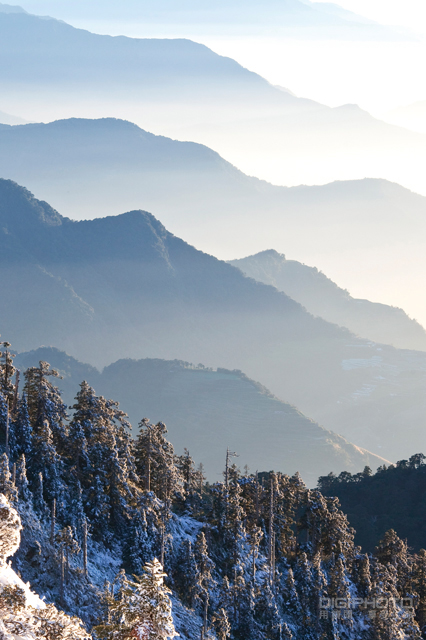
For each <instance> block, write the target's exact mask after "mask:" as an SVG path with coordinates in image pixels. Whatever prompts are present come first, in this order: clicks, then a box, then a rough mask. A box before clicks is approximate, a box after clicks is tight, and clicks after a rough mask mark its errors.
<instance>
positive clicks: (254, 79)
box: [0, 7, 426, 191]
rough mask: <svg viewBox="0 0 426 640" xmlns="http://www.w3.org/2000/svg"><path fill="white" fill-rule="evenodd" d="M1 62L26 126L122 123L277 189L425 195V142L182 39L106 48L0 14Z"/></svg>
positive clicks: (76, 33)
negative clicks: (374, 189)
mask: <svg viewBox="0 0 426 640" xmlns="http://www.w3.org/2000/svg"><path fill="white" fill-rule="evenodd" d="M306 10H308V7H307V9H306ZM0 63H1V64H0V86H1V88H2V95H3V98H2V99H3V108H4V109H5V110H6V111H8V112H10V113H13V112H17V113H20V114H22V116H23V117H24V118H26V119H28V120H30V121H36V120H38V121H48V120H54V119H58V118H66V117H75V116H84V117H100V116H115V117H121V118H125V119H127V120H131V121H133V122H136V123H137V124H139V125H141V126H143V127H144V128H146V129H149V130H150V131H154V132H158V133H162V134H163V135H168V136H170V137H173V138H180V139H182V138H184V139H191V140H195V141H197V142H201V143H203V144H207V145H209V146H211V147H213V148H214V149H216V150H217V151H218V152H220V153H221V154H222V155H224V156H225V157H226V158H227V159H228V160H230V161H231V162H233V163H234V164H236V165H237V166H239V167H240V168H241V169H242V170H244V171H245V172H246V173H249V174H250V175H257V176H258V177H261V178H265V179H268V180H270V181H272V182H275V183H277V184H287V185H294V184H300V183H304V184H306V183H308V184H309V183H310V184H323V183H325V182H330V181H331V180H335V179H352V178H363V177H365V176H367V175H368V176H369V177H377V178H388V179H391V180H393V181H396V182H399V183H401V184H404V185H405V186H408V187H409V188H412V189H416V190H418V191H421V190H422V189H424V180H423V171H422V166H423V165H424V163H425V160H426V136H419V135H418V134H414V133H413V132H410V131H406V130H404V129H399V128H398V127H393V126H391V125H389V124H385V123H383V122H380V121H379V120H376V119H374V118H373V117H372V116H370V115H369V114H368V113H366V112H364V111H362V110H361V109H359V108H358V107H356V105H345V106H343V107H339V108H336V109H331V108H329V107H326V106H324V105H320V104H318V103H315V102H313V101H310V100H306V99H301V98H297V97H295V96H294V95H292V94H291V93H288V92H285V91H281V90H279V89H277V88H275V87H273V86H272V85H270V84H269V83H268V82H266V81H265V80H264V79H263V78H261V77H260V76H258V75H256V74H254V73H251V72H249V71H247V70H246V69H244V68H243V67H241V66H240V65H238V64H237V63H236V62H235V61H233V60H231V59H229V58H224V57H221V56H219V55H217V54H215V53H213V52H212V51H211V50H209V49H208V48H207V47H205V46H202V45H199V44H196V43H194V42H191V41H189V40H182V39H181V40H177V39H175V40H173V39H163V40H159V39H136V38H126V37H122V36H120V37H114V38H113V37H110V36H100V35H95V34H92V33H89V32H88V31H83V30H80V29H75V28H73V27H71V26H69V25H67V24H65V23H63V22H60V21H58V20H53V19H47V18H40V17H37V16H33V15H26V14H18V13H15V14H6V13H0Z"/></svg>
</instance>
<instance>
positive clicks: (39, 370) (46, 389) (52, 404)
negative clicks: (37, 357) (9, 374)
mask: <svg viewBox="0 0 426 640" xmlns="http://www.w3.org/2000/svg"><path fill="white" fill-rule="evenodd" d="M24 377H25V386H24V393H25V395H26V397H27V403H28V413H29V416H30V421H31V426H32V428H33V430H34V432H35V434H36V436H40V435H41V434H42V432H43V430H44V428H45V425H46V424H47V425H48V427H49V429H50V432H51V434H52V439H53V444H54V446H55V449H57V450H58V452H59V454H60V455H62V453H63V451H64V446H65V441H66V439H67V428H66V420H67V418H68V416H67V411H66V409H67V408H66V406H65V404H64V403H63V402H62V398H61V394H60V392H59V389H58V388H57V387H55V386H54V385H53V384H52V383H51V382H50V380H49V378H51V377H53V378H60V377H61V376H60V375H59V372H58V371H56V369H51V368H50V365H49V363H47V362H44V361H42V360H41V361H40V363H39V366H38V367H30V368H29V369H27V370H26V371H25V373H24Z"/></svg>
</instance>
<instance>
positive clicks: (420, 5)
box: [336, 0, 426, 33]
mask: <svg viewBox="0 0 426 640" xmlns="http://www.w3.org/2000/svg"><path fill="white" fill-rule="evenodd" d="M336 4H339V5H340V6H341V7H343V8H344V9H348V10H349V11H353V12H354V13H358V14H360V15H363V16H365V17H366V18H371V19H372V20H376V21H377V22H381V23H382V24H388V25H398V26H401V27H408V28H411V29H415V30H416V31H422V32H423V33H426V3H425V2H424V0H404V1H403V2H401V0H340V1H339V2H337V3H336Z"/></svg>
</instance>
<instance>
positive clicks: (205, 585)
mask: <svg viewBox="0 0 426 640" xmlns="http://www.w3.org/2000/svg"><path fill="white" fill-rule="evenodd" d="M194 556H195V562H196V565H197V569H198V573H197V576H196V583H195V585H194V600H195V602H199V603H200V604H201V605H202V607H203V620H204V631H205V632H207V616H208V609H209V603H210V591H211V590H212V589H213V587H214V586H215V585H216V582H215V580H214V579H213V575H212V574H213V570H214V563H213V561H212V560H211V559H210V557H209V554H208V549H207V542H206V536H205V535H204V532H203V531H201V532H200V533H199V534H198V536H197V538H196V541H195V545H194Z"/></svg>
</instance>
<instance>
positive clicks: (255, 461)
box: [15, 348, 388, 486]
mask: <svg viewBox="0 0 426 640" xmlns="http://www.w3.org/2000/svg"><path fill="white" fill-rule="evenodd" d="M39 360H45V361H47V362H49V363H50V364H51V365H52V366H54V367H55V368H57V369H58V370H59V372H60V374H61V375H62V376H63V379H62V380H59V381H58V385H59V387H60V389H61V390H62V392H63V397H64V399H65V401H66V402H67V403H68V405H69V406H72V405H73V404H74V396H75V394H76V391H77V390H78V388H79V384H80V383H81V382H82V381H83V380H87V381H88V382H89V384H91V385H92V386H94V387H95V390H96V392H97V393H98V395H103V396H104V397H108V398H113V399H114V400H119V402H120V406H121V408H122V409H123V410H125V411H126V412H127V413H128V414H129V418H130V421H131V423H132V425H133V432H134V434H135V435H136V434H137V433H138V429H137V425H138V423H139V422H140V420H141V419H142V418H143V417H149V418H150V420H151V421H155V422H158V421H159V420H161V421H163V422H165V423H166V425H167V426H168V429H169V438H170V440H171V441H172V442H173V444H174V446H175V448H176V451H177V452H178V453H183V447H187V448H189V449H190V453H191V455H192V457H193V458H194V459H195V460H196V462H197V463H199V462H202V463H203V465H204V468H205V471H206V474H207V477H208V478H209V480H210V481H216V480H218V475H217V474H218V470H219V469H221V468H222V467H223V464H224V456H225V454H226V448H227V447H230V449H232V450H233V451H236V452H237V453H238V455H239V458H238V460H237V463H238V466H240V467H241V468H243V467H244V466H245V465H248V466H249V467H250V468H251V469H252V470H254V465H260V468H261V469H262V470H263V469H267V470H270V469H272V468H273V469H274V470H277V471H278V470H279V471H282V472H284V473H287V474H290V475H293V474H294V473H296V471H299V473H301V475H302V477H303V479H304V481H305V482H306V483H308V484H309V486H316V483H317V480H318V477H319V476H320V475H324V474H327V473H329V471H331V470H333V471H334V472H335V473H338V472H340V471H343V470H350V471H352V472H353V471H356V472H357V471H359V470H362V469H363V468H364V466H365V465H368V466H370V467H371V468H373V469H376V467H377V466H380V465H383V464H388V462H387V461H386V460H383V459H382V458H380V457H378V456H375V455H374V454H371V453H369V452H367V451H364V450H362V449H360V448H359V447H356V446H354V445H352V444H350V443H349V442H347V441H346V440H345V439H344V438H342V437H341V436H338V435H336V434H335V433H332V432H330V431H326V430H325V429H323V428H322V427H319V426H318V424H316V423H315V422H313V421H312V420H309V419H307V418H306V417H305V416H303V415H302V414H301V413H300V412H299V411H297V410H296V409H295V408H294V407H292V406H290V405H288V404H286V403H284V402H282V401H281V400H278V399H277V398H275V397H274V396H272V395H271V394H270V393H269V392H268V391H267V390H266V389H265V388H264V387H262V386H261V385H259V384H258V383H256V382H254V381H253V380H250V379H249V378H247V377H246V376H245V375H244V374H243V373H241V372H240V371H227V370H225V369H219V370H215V371H213V370H210V369H206V368H203V367H202V366H201V365H198V366H194V365H191V364H189V363H186V362H181V361H177V360H175V361H167V360H119V361H118V362H115V363H114V364H111V365H110V366H108V367H106V368H105V369H104V370H103V371H102V373H99V371H98V370H97V369H94V368H93V367H91V366H90V365H84V364H83V363H81V362H78V361H77V360H75V359H74V358H71V357H70V356H67V355H66V354H65V353H63V352H61V351H58V350H57V349H52V348H41V349H37V350H36V351H31V352H29V353H23V354H19V355H18V357H17V358H16V360H15V364H16V365H17V366H18V367H19V368H20V369H21V370H24V369H26V368H27V367H30V366H36V365H37V364H38V362H39Z"/></svg>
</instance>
